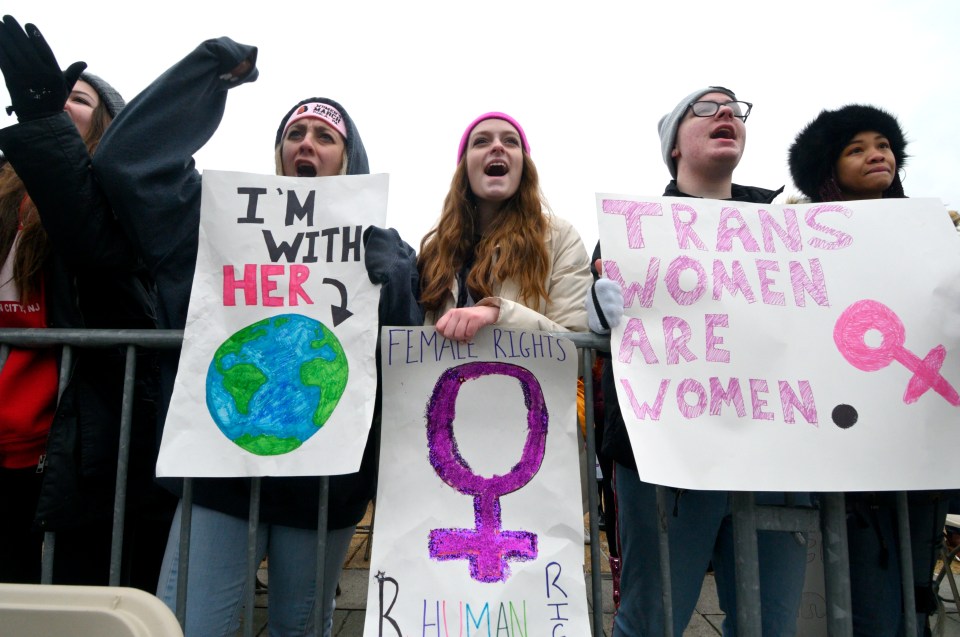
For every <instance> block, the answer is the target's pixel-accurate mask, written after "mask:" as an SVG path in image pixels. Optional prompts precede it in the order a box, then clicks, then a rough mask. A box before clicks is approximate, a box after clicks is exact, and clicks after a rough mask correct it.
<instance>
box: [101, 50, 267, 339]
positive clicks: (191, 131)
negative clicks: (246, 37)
mask: <svg viewBox="0 0 960 637" xmlns="http://www.w3.org/2000/svg"><path fill="white" fill-rule="evenodd" d="M256 57H257V49H256V48H255V47H252V46H247V45H243V44H238V43H237V42H234V41H233V40H231V39H230V38H226V37H223V38H217V39H215V40H207V41H206V42H204V43H203V44H201V45H200V46H198V47H197V48H196V49H194V50H193V51H192V52H191V53H190V54H188V55H187V56H186V57H185V58H183V59H182V60H181V61H180V62H178V63H176V64H175V65H173V66H172V67H171V68H170V69H168V70H167V71H166V72H165V73H164V74H163V75H161V76H160V77H159V78H157V79H156V80H155V81H154V82H153V83H152V84H151V85H150V86H148V87H147V88H146V89H144V91H143V92H142V93H140V94H139V95H138V96H137V97H135V98H134V99H133V101H131V102H130V104H128V105H127V107H126V108H125V109H123V111H122V112H121V113H120V115H119V116H118V117H117V119H116V120H115V121H114V122H113V124H112V125H111V126H110V128H109V129H108V130H107V133H106V134H105V135H104V137H103V140H102V141H101V142H100V147H99V148H98V150H97V153H96V156H95V157H94V160H93V167H94V170H95V172H96V174H97V176H98V178H99V179H100V181H101V183H102V184H103V188H104V190H105V192H106V194H107V198H108V199H109V201H110V203H111V205H112V206H113V209H114V211H115V213H116V215H117V218H118V219H119V221H120V223H121V224H122V225H123V227H124V229H125V230H126V232H127V234H128V235H129V236H130V237H131V240H132V241H133V244H134V248H135V250H136V251H137V253H138V254H139V255H140V257H141V258H142V259H143V261H144V262H145V264H146V266H147V268H148V269H149V270H150V272H151V273H152V274H153V276H154V278H155V279H156V282H157V287H158V290H159V293H160V297H161V306H162V307H161V321H162V325H161V326H162V327H170V328H176V329H179V328H182V327H183V325H184V322H185V321H186V311H187V303H188V300H189V297H190V286H191V282H192V280H193V271H194V267H195V265H196V257H197V236H198V230H199V224H200V174H199V173H198V172H197V170H196V169H195V168H194V161H193V155H194V153H196V152H197V151H198V150H199V149H200V148H201V147H203V145H204V144H206V143H207V141H209V139H210V138H211V137H212V136H213V133H214V132H215V131H216V130H217V127H218V126H219V125H220V120H221V118H222V117H223V111H224V108H225V106H226V101H227V90H228V89H229V88H232V87H234V86H238V85H240V84H243V83H244V82H250V81H253V80H255V79H256V78H257V74H258V72H257V69H256V66H255V63H256ZM244 60H247V61H249V62H251V68H250V70H249V71H248V72H247V73H246V75H244V76H243V77H240V78H234V77H233V76H231V74H230V71H231V70H232V69H234V68H235V67H237V66H238V65H239V64H240V63H241V62H243V61H244Z"/></svg>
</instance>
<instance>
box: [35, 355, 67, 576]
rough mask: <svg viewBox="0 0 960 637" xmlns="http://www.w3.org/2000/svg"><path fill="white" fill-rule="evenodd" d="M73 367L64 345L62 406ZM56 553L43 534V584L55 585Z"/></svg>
mask: <svg viewBox="0 0 960 637" xmlns="http://www.w3.org/2000/svg"><path fill="white" fill-rule="evenodd" d="M72 367H73V348H72V347H71V346H70V345H64V346H63V350H62V351H61V353H60V382H59V384H58V386H57V404H58V405H59V404H60V397H61V396H63V391H64V390H65V389H66V388H67V383H68V382H69V381H70V370H71V368H72ZM44 462H45V460H44ZM38 471H39V469H38ZM56 552H57V537H56V534H55V533H51V532H49V531H48V532H46V533H44V534H43V549H42V557H41V562H40V583H41V584H53V560H54V558H55V557H56Z"/></svg>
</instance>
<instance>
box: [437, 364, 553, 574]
mask: <svg viewBox="0 0 960 637" xmlns="http://www.w3.org/2000/svg"><path fill="white" fill-rule="evenodd" d="M484 376H511V377H513V378H516V379H517V381H519V382H520V387H521V389H522V391H523V400H524V404H525V405H526V408H527V429H528V431H527V439H526V441H525V442H524V445H523V452H522V453H521V455H520V461H519V462H517V464H516V465H514V467H513V468H512V469H511V470H510V471H508V472H507V473H506V474H505V475H502V476H498V475H495V476H493V477H491V478H485V477H483V476H478V475H477V474H475V473H474V472H473V470H472V469H471V468H470V465H469V464H467V461H466V460H464V458H463V456H461V455H460V451H459V449H458V448H457V441H456V439H455V438H454V435H453V421H454V418H456V406H457V395H458V394H459V393H460V387H461V386H462V385H463V383H465V382H467V381H468V380H474V379H477V378H481V377H484ZM548 421H549V417H548V415H547V404H546V402H545V401H544V399H543V391H542V390H541V388H540V383H539V382H538V381H537V378H536V377H535V376H534V375H533V374H531V373H530V372H529V371H528V370H526V369H524V368H523V367H518V366H516V365H510V364H508V363H491V362H473V363H466V364H464V365H458V366H457V367H452V368H450V369H448V370H447V371H445V372H444V373H443V375H441V376H440V379H439V380H438V381H437V384H436V386H435V387H434V389H433V394H432V395H431V396H430V402H429V404H428V405H427V446H428V447H429V449H430V464H432V465H433V468H434V470H435V471H436V472H437V475H438V476H440V479H441V480H443V481H444V482H446V483H447V484H449V485H450V486H451V487H453V488H454V489H456V490H457V491H459V492H460V493H462V494H464V495H471V496H473V510H474V519H475V520H476V528H475V529H433V530H432V531H430V541H429V547H430V557H432V558H433V559H435V560H440V561H446V560H468V561H469V563H470V577H472V578H473V579H475V580H477V581H478V582H504V581H506V580H507V578H508V577H509V576H510V568H509V567H508V565H507V561H508V560H509V561H526V560H534V559H536V558H537V535H536V534H535V533H531V532H529V531H504V530H502V529H501V527H502V519H501V517H500V496H503V495H506V494H508V493H512V492H514V491H517V490H518V489H520V488H521V487H523V486H524V485H525V484H527V483H528V482H530V480H532V479H533V476H535V475H536V473H537V471H538V470H539V469H540V464H541V463H542V462H543V453H544V448H545V446H546V441H547V423H548Z"/></svg>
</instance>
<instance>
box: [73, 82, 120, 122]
mask: <svg viewBox="0 0 960 637" xmlns="http://www.w3.org/2000/svg"><path fill="white" fill-rule="evenodd" d="M80 79H81V80H83V81H84V82H86V83H87V84H89V85H90V86H92V87H93V90H95V91H96V92H97V95H99V96H100V102H102V103H103V105H104V107H106V109H107V112H108V113H110V118H111V119H114V118H116V117H117V115H119V114H120V111H122V110H123V107H124V106H126V105H127V103H126V102H124V101H123V97H122V96H121V95H120V93H118V92H117V89H115V88H113V87H112V86H110V85H109V84H108V83H107V82H106V81H105V80H104V79H103V78H102V77H100V76H99V75H94V74H93V73H88V72H87V71H84V72H83V73H81V74H80Z"/></svg>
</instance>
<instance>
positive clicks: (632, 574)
mask: <svg viewBox="0 0 960 637" xmlns="http://www.w3.org/2000/svg"><path fill="white" fill-rule="evenodd" d="M752 106H753V105H752V104H750V103H749V102H744V101H740V100H738V99H737V96H736V95H735V94H734V92H733V91H731V90H730V89H727V88H724V87H722V86H709V87H706V88H703V89H700V90H698V91H695V92H693V93H691V94H690V95H688V96H687V97H685V98H683V99H682V100H681V101H680V102H679V103H678V104H677V105H676V106H675V107H674V108H673V110H672V111H670V112H669V113H667V114H666V115H664V116H663V117H662V118H661V119H660V123H659V127H658V130H659V133H660V145H661V151H662V154H663V161H664V163H665V164H666V165H667V169H668V170H669V171H670V176H671V177H672V179H671V181H670V183H668V184H667V187H666V190H665V191H664V193H663V196H665V197H700V198H707V199H723V200H730V201H745V202H750V203H771V202H772V201H773V199H774V198H775V197H776V196H777V195H778V194H780V193H781V192H782V191H783V188H782V187H781V188H780V189H778V190H767V189H765V188H758V187H755V186H741V185H739V184H735V183H733V171H734V170H735V169H736V167H737V165H738V164H739V163H740V159H741V157H742V156H743V150H744V147H745V145H746V141H747V128H746V126H745V123H746V120H747V117H748V116H749V115H750V110H751V108H752ZM593 258H594V267H595V268H596V272H595V275H596V276H597V277H599V276H600V274H601V273H602V267H601V262H600V245H599V244H598V245H597V249H596V250H595V251H594V255H593ZM585 304H586V306H587V314H588V320H589V323H590V328H591V329H592V330H593V331H594V332H598V333H601V334H602V333H606V332H609V329H610V328H611V327H614V326H616V325H617V324H618V323H619V321H620V319H621V317H622V315H623V291H622V290H621V289H620V286H619V284H618V283H616V282H614V281H610V280H609V279H603V278H597V280H596V281H595V283H594V286H593V290H592V291H591V292H589V293H588V295H587V297H586V299H585ZM602 391H603V395H604V396H605V400H604V411H605V414H604V422H605V431H604V439H603V450H602V451H603V452H604V453H606V454H609V455H610V456H612V457H613V458H614V460H615V463H616V464H615V467H614V485H615V490H616V502H617V516H618V524H619V529H620V556H621V574H620V608H619V609H618V612H617V614H616V616H615V617H614V635H615V636H616V637H634V636H637V635H644V636H645V635H652V636H656V637H659V636H660V635H663V633H664V607H663V589H662V587H661V573H660V555H659V539H658V535H657V525H658V520H657V502H656V485H653V484H649V483H647V482H643V481H642V480H641V479H640V476H639V473H638V472H637V465H636V460H635V459H634V456H633V450H632V448H631V446H630V440H629V438H628V437H627V430H626V426H625V424H624V421H623V414H622V413H621V411H620V404H619V402H618V401H617V400H616V399H615V398H614V396H615V395H616V384H615V379H614V377H613V369H612V366H611V365H610V360H609V358H608V359H607V360H606V361H605V364H604V370H603V378H602ZM670 493H671V496H670V501H669V504H670V506H671V510H669V511H667V517H666V522H667V529H668V535H669V542H670V581H671V592H672V602H673V604H672V605H673V634H674V635H678V636H679V635H682V634H683V631H684V629H685V628H686V626H687V624H688V623H689V622H690V618H691V616H692V615H693V611H694V608H695V606H696V603H697V599H698V598H699V595H700V588H701V585H702V583H703V578H704V574H705V573H706V571H707V568H708V566H709V565H710V564H711V563H712V564H713V569H714V573H715V575H716V583H717V596H718V598H719V602H720V608H721V610H723V612H724V613H726V617H725V618H724V620H723V634H724V635H726V636H732V635H736V633H737V606H736V602H737V600H736V582H735V579H734V571H735V562H734V552H733V521H732V516H731V513H730V502H729V494H728V493H727V492H726V491H697V490H691V489H672V488H671V489H670ZM756 500H757V503H758V504H784V500H785V498H784V495H783V494H781V493H757V498H756ZM794 502H799V503H801V504H808V503H809V495H808V494H794ZM758 544H759V560H760V611H761V619H762V628H763V635H764V636H765V637H775V636H778V635H794V634H796V630H797V611H798V609H799V607H800V597H801V594H802V592H803V580H804V575H805V573H806V559H807V549H806V543H805V541H804V540H803V538H802V536H800V535H799V534H795V533H788V532H781V531H760V532H759V533H758Z"/></svg>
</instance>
